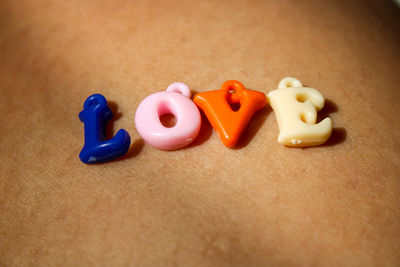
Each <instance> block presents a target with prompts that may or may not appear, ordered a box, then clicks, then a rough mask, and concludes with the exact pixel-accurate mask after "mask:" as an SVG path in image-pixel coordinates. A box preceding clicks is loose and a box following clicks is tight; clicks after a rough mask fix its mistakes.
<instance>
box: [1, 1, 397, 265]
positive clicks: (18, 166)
mask: <svg viewBox="0 0 400 267" xmlns="http://www.w3.org/2000/svg"><path fill="white" fill-rule="evenodd" d="M399 48H400V22H399V10H398V9H397V8H396V7H395V5H394V4H392V3H391V2H389V1H378V0H376V1H372V0H371V1H361V0H360V1H356V0H355V1H344V0H342V1H317V0H315V1H305V0H304V1H289V0H285V1H272V0H271V1H256V0H251V1H244V0H242V1H241V0H234V1H228V0H222V1H211V0H206V1H185V0H177V1H162V0H159V1H123V0H115V1H106V0H100V1H94V0H93V1H46V0H37V1H36V0H35V1H30V0H29V1H28V0H26V1H12V0H3V1H1V3H0V59H1V60H0V81H1V82H0V93H1V98H0V114H1V120H0V153H1V156H0V170H1V175H0V265H2V266H17V265H18V266H19V265H32V266H36V265H42V266H43V265H52V266H55V265H63V266H112V265H122V266H124V265H125V266H128V265H129V266H374V265H375V266H395V265H399V264H400V255H399V254H400V252H399V251H400V225H399V224H400V210H399V204H400V195H399V191H400V181H399V179H400V177H399V172H400V167H399V164H400V154H399V151H400V144H399V140H400V129H399V123H400V120H399V114H400V105H399V100H400V91H399V86H400V52H399ZM289 75H290V76H294V77H297V78H299V79H300V80H301V81H302V82H303V84H305V85H307V86H310V87H314V88H316V89H318V90H319V91H320V92H321V93H322V94H323V95H324V96H325V98H326V99H327V100H328V101H327V105H326V108H325V109H324V112H322V116H321V117H322V118H323V117H326V116H328V115H329V116H331V117H332V119H333V121H334V127H335V130H334V134H333V136H332V138H331V139H330V141H329V142H328V144H327V145H324V146H321V147H315V148H309V149H293V148H287V147H284V146H282V145H280V144H278V143H277V141H276V138H277V135H278V132H279V130H278V128H277V123H276V120H275V116H274V113H273V112H272V111H271V109H270V108H269V107H267V108H265V109H263V110H261V111H259V112H258V113H257V114H255V116H254V119H253V120H252V121H251V123H250V125H249V127H248V128H247V130H246V132H245V133H244V134H243V137H242V139H241V140H240V143H239V146H238V148H237V149H228V148H226V147H224V146H223V145H222V144H221V142H220V141H219V139H218V137H217V135H216V134H215V133H214V132H213V131H212V128H211V127H210V125H209V124H208V123H207V121H206V120H204V123H203V126H202V130H201V133H200V136H199V138H198V139H197V140H196V141H195V142H194V144H193V145H191V146H190V147H188V148H186V149H182V150H178V151H174V152H165V151H159V150H157V149H154V148H152V147H150V146H149V145H147V144H145V143H144V142H143V140H141V139H140V137H139V135H138V133H137V132H136V130H135V125H134V114H135V110H136V108H137V107H138V105H139V103H140V101H141V100H142V99H143V98H144V97H146V96H147V95H149V94H151V93H155V92H158V91H163V90H165V88H166V87H167V86H168V85H169V84H170V83H172V82H175V81H180V82H184V83H187V84H188V85H189V86H190V87H191V89H192V90H193V91H194V92H200V91H207V90H215V89H219V88H220V86H221V84H222V83H223V82H224V81H225V80H229V79H237V80H240V81H241V82H243V83H244V85H245V86H246V87H247V88H250V89H253V90H259V91H262V92H264V93H267V92H268V91H270V90H273V89H275V88H276V87H277V85H278V83H279V81H280V79H282V78H283V77H285V76H289ZM96 92H98V93H101V94H104V95H105V96H106V97H107V99H108V100H109V101H110V105H111V106H112V108H113V110H114V111H115V112H116V114H117V115H116V119H115V120H114V121H113V122H112V123H111V124H110V126H111V128H112V129H111V130H110V131H109V132H110V133H109V136H112V134H113V133H115V131H117V130H118V129H120V128H124V129H126V130H127V131H128V132H129V133H130V134H131V137H132V143H133V145H132V148H131V150H130V152H129V153H128V155H127V156H125V157H123V158H122V159H120V160H117V161H114V162H111V163H106V164H100V165H96V166H88V165H85V164H83V163H81V162H80V161H79V158H78V154H79V152H80V149H81V147H82V145H83V124H82V123H81V122H80V121H79V119H78V113H79V112H80V111H81V109H82V104H83V102H84V100H85V99H86V97H87V96H89V95H90V94H92V93H96Z"/></svg>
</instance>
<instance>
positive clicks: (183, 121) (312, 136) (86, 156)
mask: <svg viewBox="0 0 400 267" xmlns="http://www.w3.org/2000/svg"><path fill="white" fill-rule="evenodd" d="M190 97H191V92H190V89H189V87H188V86H187V85H185V84H183V83H173V84H171V85H170V86H168V88H167V90H166V91H165V92H159V93H155V94H152V95H150V96H148V97H146V98H145V99H144V100H143V101H142V102H141V103H140V104H139V107H138V109H137V110H136V114H135V124H136V129H137V131H138V132H139V135H140V136H141V137H142V138H143V140H144V141H145V142H147V143H148V144H150V145H151V146H153V147H155V148H158V149H162V150H176V149H179V148H182V147H184V146H187V145H188V144H190V143H191V142H192V141H193V140H195V139H196V137H197V135H198V134H199V131H200V126H201V116H200V112H199V108H200V109H201V110H202V111H203V112H204V114H205V116H206V117H207V119H208V120H209V121H210V123H211V125H212V127H213V128H214V130H215V131H216V132H217V134H218V136H219V138H220V140H221V142H222V143H223V144H224V145H225V146H227V147H230V148H233V147H234V146H235V145H236V143H237V142H238V140H239V138H240V136H241V135H242V133H243V131H244V129H245V128H246V126H247V124H248V123H249V121H250V120H251V118H252V116H253V114H254V113H255V112H256V111H257V110H260V109H262V108H264V107H265V106H266V105H267V103H270V105H271V107H272V109H273V110H274V112H275V115H276V119H277V121H278V126H279V131H280V133H279V136H278V142H279V143H281V144H284V145H286V146H291V147H306V146H316V145H320V144H323V143H324V142H326V141H327V140H328V138H329V137H330V135H331V133H332V120H331V119H330V118H325V119H324V120H323V121H321V122H320V123H316V120H317V111H318V110H321V109H322V108H323V106H324V102H325V100H324V98H323V96H322V95H321V94H320V93H319V92H318V91H317V90H316V89H314V88H309V87H303V85H302V84H301V82H300V81H299V80H297V79H295V78H292V77H287V78H284V79H283V80H282V81H281V82H280V83H279V86H278V89H276V90H273V91H271V92H269V93H268V95H267V96H265V94H264V93H262V92H258V91H253V90H249V89H246V88H245V87H244V86H243V84H242V83H240V82H239V81H234V80H231V81H226V82H225V83H224V84H223V85H222V87H221V89H220V90H215V91H208V92H202V93H198V94H196V95H195V96H194V98H193V101H192V100H191V98H190ZM235 106H236V107H237V108H233V107H235ZM166 114H172V115H173V116H175V118H176V124H175V125H174V126H173V127H166V126H164V125H163V124H162V122H161V119H160V118H161V117H162V116H163V115H166ZM112 117H113V114H112V112H111V110H110V108H109V107H108V105H107V101H106V99H105V98H104V96H102V95H99V94H95V95H92V96H90V97H89V98H88V99H86V101H85V103H84V105H83V111H82V112H81V113H79V118H80V119H81V121H82V122H83V123H84V125H85V145H84V147H83V149H82V151H81V153H80V155H79V157H80V159H81V161H82V162H84V163H89V164H90V163H99V162H105V161H109V160H113V159H115V158H118V157H120V156H122V155H124V154H125V153H126V152H127V151H128V149H129V146H130V141H131V139H130V137H129V134H128V133H127V132H126V131H125V130H123V129H121V130H119V131H118V132H117V134H116V135H115V136H114V137H113V138H111V139H110V140H106V138H105V129H106V124H107V122H108V121H109V120H110V119H111V118H112Z"/></svg>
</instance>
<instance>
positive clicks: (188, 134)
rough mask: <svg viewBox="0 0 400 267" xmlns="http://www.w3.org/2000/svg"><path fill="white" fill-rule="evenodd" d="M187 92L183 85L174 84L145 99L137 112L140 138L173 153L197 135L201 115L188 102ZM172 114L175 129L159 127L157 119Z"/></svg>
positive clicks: (136, 119)
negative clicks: (174, 119) (174, 120)
mask: <svg viewBox="0 0 400 267" xmlns="http://www.w3.org/2000/svg"><path fill="white" fill-rule="evenodd" d="M190 94H191V93H190V89H189V87H188V86H187V85H185V84H183V83H173V84H171V85H170V86H168V88H167V90H166V92H159V93H155V94H152V95H149V96H148V97H146V98H145V99H144V100H143V101H142V102H141V103H140V104H139V107H138V108H137V110H136V115H135V124H136V129H137V131H138V132H139V134H140V136H141V137H142V138H143V139H144V140H145V141H146V142H147V143H149V144H150V145H151V146H153V147H156V148H158V149H163V150H174V149H179V148H182V147H184V146H186V145H188V144H190V143H191V142H192V141H193V140H194V139H195V138H196V137H197V135H198V134H199V131H200V126H201V117H200V112H199V109H198V108H197V106H196V105H195V104H194V103H193V101H192V100H191V99H190ZM168 113H171V114H172V115H174V116H175V118H176V124H175V126H173V127H171V128H168V127H165V126H164V125H162V123H161V121H160V117H161V116H162V115H165V114H168Z"/></svg>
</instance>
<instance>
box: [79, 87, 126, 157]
mask: <svg viewBox="0 0 400 267" xmlns="http://www.w3.org/2000/svg"><path fill="white" fill-rule="evenodd" d="M112 117H113V113H112V111H111V110H110V108H109V107H108V105H107V100H106V99H105V97H104V96H102V95H100V94H94V95H91V96H89V97H88V98H87V99H86V101H85V103H84V104H83V111H81V112H80V113H79V118H80V120H81V121H82V122H83V123H84V125H85V145H84V146H83V148H82V151H81V153H80V154H79V157H80V159H81V161H82V162H84V163H99V162H105V161H109V160H112V159H116V158H118V157H120V156H122V155H124V154H125V153H126V152H127V151H128V149H129V145H130V144H131V138H130V136H129V134H128V133H127V132H126V131H125V130H123V129H121V130H119V131H118V133H117V134H116V135H115V136H114V137H113V138H111V139H110V140H106V138H105V127H106V124H107V122H108V121H109V120H110V119H111V118H112Z"/></svg>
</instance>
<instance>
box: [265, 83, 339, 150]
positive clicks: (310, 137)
mask: <svg viewBox="0 0 400 267" xmlns="http://www.w3.org/2000/svg"><path fill="white" fill-rule="evenodd" d="M278 87H279V89H276V90H273V91H271V92H269V93H268V99H269V102H270V104H271V106H272V109H273V110H274V112H275V116H276V119H277V121H278V126H279V130H280V133H279V137H278V142H279V143H281V144H284V145H286V146H293V147H306V146H317V145H320V144H323V143H325V142H326V140H328V138H329V136H330V135H331V133H332V120H331V118H325V119H324V120H323V121H321V122H320V123H318V124H316V121H317V110H321V109H322V108H323V107H324V102H325V100H324V97H323V96H322V95H321V93H320V92H318V91H317V90H316V89H314V88H309V87H303V85H302V84H301V82H300V81H299V80H298V79H296V78H292V77H286V78H284V79H282V81H281V82H280V83H279V86H278Z"/></svg>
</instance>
